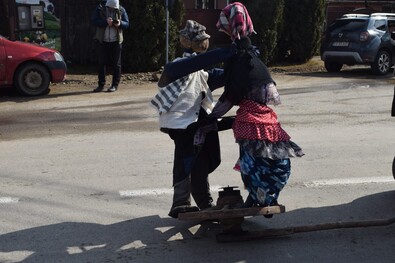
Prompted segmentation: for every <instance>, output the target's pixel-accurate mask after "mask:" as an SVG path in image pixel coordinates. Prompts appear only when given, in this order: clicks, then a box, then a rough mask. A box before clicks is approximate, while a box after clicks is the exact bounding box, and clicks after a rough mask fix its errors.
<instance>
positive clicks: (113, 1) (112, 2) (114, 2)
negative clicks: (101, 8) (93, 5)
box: [106, 0, 119, 9]
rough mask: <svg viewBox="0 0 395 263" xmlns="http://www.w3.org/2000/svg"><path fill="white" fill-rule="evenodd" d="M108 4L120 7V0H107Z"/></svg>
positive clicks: (116, 7)
mask: <svg viewBox="0 0 395 263" xmlns="http://www.w3.org/2000/svg"><path fill="white" fill-rule="evenodd" d="M106 6H108V7H112V8H115V9H119V0H107V3H106Z"/></svg>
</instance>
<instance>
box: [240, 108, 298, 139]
mask: <svg viewBox="0 0 395 263" xmlns="http://www.w3.org/2000/svg"><path fill="white" fill-rule="evenodd" d="M239 106H240V108H239V109H238V110H237V114H236V120H235V121H234V123H233V127H232V128H233V133H234V136H235V139H236V140H240V139H248V140H266V141H270V142H281V141H289V140H290V138H291V137H290V136H289V135H288V134H287V133H286V132H285V131H284V130H283V129H282V128H281V124H280V123H279V122H278V121H277V114H276V113H275V112H274V111H273V110H272V109H271V108H270V107H268V106H267V105H264V104H259V103H257V102H255V101H252V100H243V101H242V102H241V103H240V105H239Z"/></svg>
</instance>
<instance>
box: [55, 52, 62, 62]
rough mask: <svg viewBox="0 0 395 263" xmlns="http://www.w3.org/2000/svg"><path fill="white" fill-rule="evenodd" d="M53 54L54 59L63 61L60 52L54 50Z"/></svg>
mask: <svg viewBox="0 0 395 263" xmlns="http://www.w3.org/2000/svg"><path fill="white" fill-rule="evenodd" d="M54 56H55V59H56V61H64V59H63V56H62V55H61V54H60V53H58V52H55V53H54Z"/></svg>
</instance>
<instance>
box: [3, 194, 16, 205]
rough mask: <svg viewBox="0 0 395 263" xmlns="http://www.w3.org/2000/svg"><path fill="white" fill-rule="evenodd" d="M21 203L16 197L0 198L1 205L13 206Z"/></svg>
mask: <svg viewBox="0 0 395 263" xmlns="http://www.w3.org/2000/svg"><path fill="white" fill-rule="evenodd" d="M18 202H19V198H15V197H8V196H5V197H0V204H11V203H18Z"/></svg>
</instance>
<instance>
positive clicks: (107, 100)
mask: <svg viewBox="0 0 395 263" xmlns="http://www.w3.org/2000/svg"><path fill="white" fill-rule="evenodd" d="M70 77H72V76H70ZM273 77H274V79H275V80H276V82H277V84H278V85H277V86H278V89H279V92H280V95H281V99H282V105H280V106H278V107H276V108H275V111H276V112H277V114H278V116H279V120H280V122H281V123H282V126H283V128H284V129H285V130H286V131H287V132H288V133H289V134H290V135H291V137H292V140H294V141H295V142H296V143H298V144H299V145H300V146H301V147H302V148H303V150H304V152H305V153H306V155H305V156H304V157H302V158H298V159H292V175H291V178H290V181H289V183H288V185H287V186H286V188H285V189H284V190H283V192H282V193H281V196H280V199H279V201H280V203H282V204H284V205H285V206H286V209H287V212H286V213H284V214H281V215H275V216H274V217H273V218H272V219H266V218H264V217H249V218H246V219H245V222H244V223H243V228H244V229H245V230H246V231H252V232H254V231H259V230H265V229H271V228H292V227H298V226H299V227H300V226H305V225H307V226H315V225H318V224H328V223H336V222H365V223H366V221H369V222H382V220H386V219H391V218H394V217H395V206H394V200H395V180H394V179H393V177H392V175H391V163H392V160H393V157H394V155H395V147H394V143H395V138H394V135H395V133H394V129H393V128H394V126H393V125H394V118H392V119H391V117H390V107H391V103H392V98H393V92H394V84H393V83H392V82H393V80H392V78H391V76H385V77H375V76H373V75H372V74H371V73H370V71H369V70H368V69H364V68H362V69H361V68H358V69H355V70H346V71H342V72H341V73H338V74H328V73H324V72H316V73H315V72H312V73H304V74H302V73H294V74H293V73H284V74H273ZM93 88H94V85H93V84H92V85H84V84H78V82H75V85H54V86H53V87H52V90H51V93H50V94H49V95H47V96H44V97H36V98H22V97H19V96H17V95H15V94H14V93H12V92H7V91H1V94H0V108H1V111H0V160H1V163H0V211H1V212H0V213H1V215H0V262H40V263H41V262H139V263H140V262H150V263H151V262H216V263H218V262H232V263H239V262H242V263H251V262H318V261H320V262H334V261H336V262H391V263H392V262H394V258H395V251H394V249H393V247H394V244H395V235H394V233H395V225H394V224H388V225H384V226H376V227H364V224H362V226H361V227H359V228H347V229H333V230H326V231H314V232H303V233H295V234H289V235H286V236H282V237H275V238H263V239H258V240H254V241H248V242H247V241H236V242H232V243H220V242H217V241H216V236H217V234H219V233H221V232H222V229H221V226H220V225H219V224H218V223H212V222H211V223H210V222H204V223H202V222H197V221H179V220H175V219H172V218H169V217H168V216H167V213H168V210H169V208H170V205H171V197H172V189H171V169H172V153H173V145H172V142H171V140H170V139H169V138H168V137H167V136H166V135H165V134H163V133H160V132H159V131H158V124H157V117H156V113H155V111H154V109H153V108H151V107H150V106H149V104H148V102H149V100H150V99H151V98H152V96H154V94H155V92H156V86H155V83H143V84H141V83H140V84H136V83H124V84H123V85H121V86H120V89H119V91H117V92H115V93H92V92H91V91H92V90H93ZM219 95H220V91H219V92H217V93H216V96H219ZM235 110H236V109H233V110H232V111H231V112H230V113H229V114H230V115H232V114H234V113H235ZM220 139H221V151H222V163H221V165H220V167H219V168H218V169H217V170H216V171H215V172H214V173H213V174H212V175H211V176H210V182H211V186H212V189H213V191H212V192H213V195H214V198H215V199H216V198H217V196H218V191H219V190H220V187H223V186H228V185H231V186H238V187H239V188H240V190H241V192H242V195H243V197H245V196H246V193H245V190H244V189H243V187H242V182H241V179H240V176H239V174H237V173H236V172H235V171H233V170H232V167H233V165H234V163H235V161H236V160H237V155H238V149H237V145H236V144H235V143H234V139H233V135H232V132H231V131H224V132H222V133H221V134H220Z"/></svg>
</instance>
